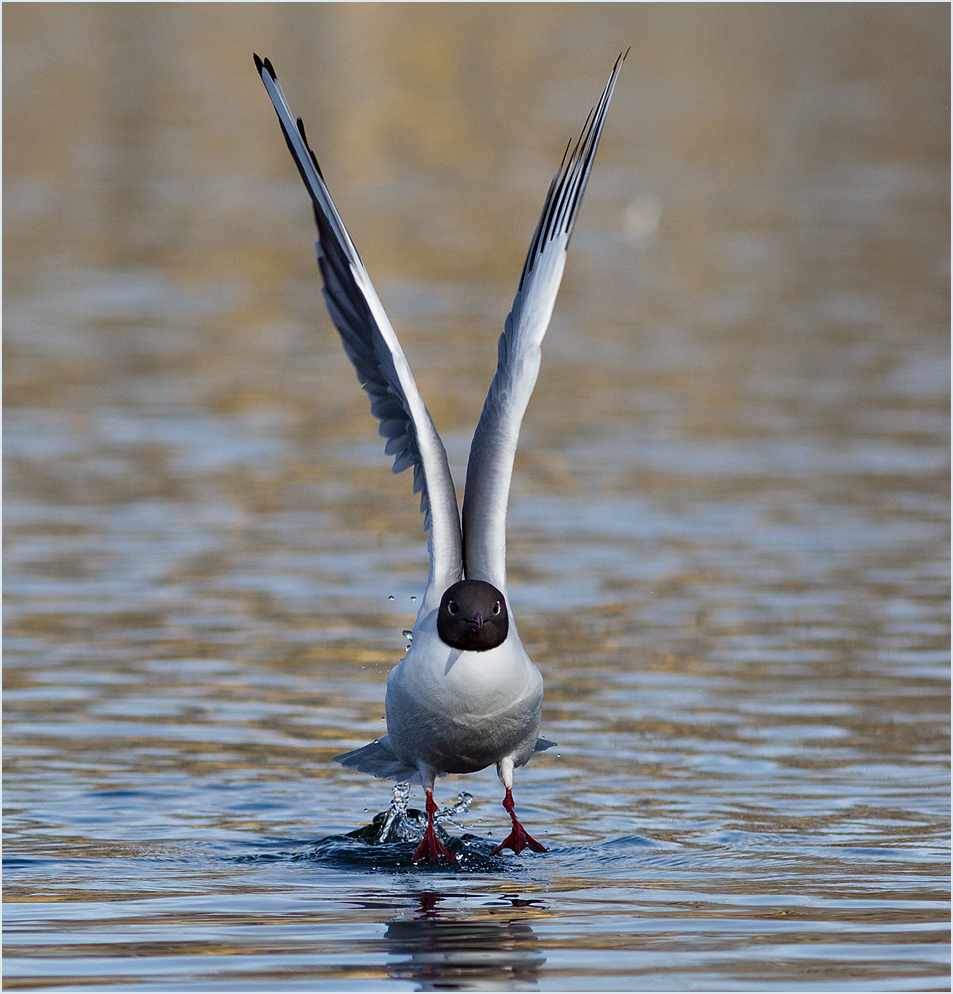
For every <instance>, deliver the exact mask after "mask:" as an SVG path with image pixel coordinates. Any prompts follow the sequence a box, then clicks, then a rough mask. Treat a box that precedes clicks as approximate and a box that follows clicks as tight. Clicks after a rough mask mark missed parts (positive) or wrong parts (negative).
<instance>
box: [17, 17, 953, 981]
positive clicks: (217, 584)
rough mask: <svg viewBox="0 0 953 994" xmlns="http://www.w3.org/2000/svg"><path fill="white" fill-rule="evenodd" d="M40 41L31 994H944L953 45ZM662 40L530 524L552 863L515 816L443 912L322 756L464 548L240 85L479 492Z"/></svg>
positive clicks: (26, 922)
mask: <svg viewBox="0 0 953 994" xmlns="http://www.w3.org/2000/svg"><path fill="white" fill-rule="evenodd" d="M4 13H5V15H6V16H5V20H4V55H5V59H4V138H5V142H4V167H5V169H4V263H5V265H4V277H5V281H4V329H5V349H6V353H5V366H4V372H5V374H6V383H5V387H6V389H5V419H4V445H5V466H6V476H5V497H6V501H5V508H4V510H5V581H6V584H5V585H6V597H5V607H6V640H5V649H6V652H5V688H4V689H5V693H4V718H5V722H4V760H5V764H6V770H5V779H4V787H5V791H4V799H5V806H6V811H5V859H4V870H5V872H4V895H5V901H6V906H5V911H4V927H5V950H4V984H5V986H6V987H8V988H10V989H15V988H24V989H32V988H37V989H39V988H43V989H86V990H89V989H101V988H111V987H115V988H120V989H137V990H192V991H194V990H226V989H227V990H299V989H300V990H385V989H386V990H389V989H408V990H409V989H424V990H427V989H447V988H457V989H476V988H484V989H520V990H522V989H529V990H532V989H542V990H556V989H573V990H595V989H614V990H620V989H626V990H629V989H708V990H713V989H718V990H728V989H798V990H887V989H890V990H895V989H924V988H946V987H948V982H949V900H948V899H949V845H948V842H949V811H950V808H949V686H950V684H949V619H948V590H949V586H948V580H949V564H948V549H949V529H948V512H949V492H948V482H949V470H948V451H949V450H948V400H949V391H948V384H949V347H948V338H949V110H948V106H949V105H948V100H949V83H950V80H949V50H948V38H949V9H948V8H947V7H945V6H944V5H879V6H866V5H858V6H834V7H827V6H823V7H822V6H817V7H812V6H798V7H793V6H785V5H781V6H780V7H779V8H775V7H768V6H764V7H752V6H749V5H738V6H731V7H724V6H713V7H706V8H698V7H694V8H691V7H688V8H684V7H679V6H676V5H665V6H659V7H641V6H636V5H622V4H619V5H612V6H601V5H600V6H592V5H587V6H584V7H583V6H575V5H557V6H552V7H543V6H539V5H526V6H523V5H505V6H504V5H494V6H493V7H487V6H482V5H466V6H464V5H459V6H457V5H420V6H404V5H394V6H389V7H386V8H381V7H376V6H372V5H371V6H369V5H335V6H330V5H319V6H315V7H312V6H310V5H308V6H305V5H295V6H283V5H282V6H276V7H270V8H265V7H257V6H248V7H245V6H242V7H222V6H219V5H207V6H206V5H195V6H188V5H186V6H178V5H169V6H166V5H156V6H139V5H129V6H126V5H96V6H83V5H76V6H61V5H46V6H38V5H13V6H9V5H8V7H7V9H6V10H5V11H4ZM628 44H631V45H632V46H633V48H632V54H631V55H630V57H629V61H628V62H627V64H626V67H625V70H624V73H623V76H622V79H621V81H620V84H619V88H618V90H617V94H616V98H615V101H614V104H613V107H612V111H611V113H610V118H609V123H608V126H607V129H606V133H605V139H604V142H603V146H602V148H601V149H600V153H599V159H598V161H597V164H596V171H595V173H594V176H593V180H592V183H591V186H590V189H589V192H588V195H587V200H586V203H585V205H584V207H583V211H582V215H581V219H580V224H579V228H578V230H577V233H576V236H575V237H574V240H573V246H572V250H571V253H570V262H569V266H568V268H567V274H566V279H565V281H564V286H563V289H562V292H561V295H560V299H559V303H558V305H557V310H556V315H555V318H554V322H553V326H552V328H551V331H550V333H549V335H548V337H547V340H546V343H545V350H544V361H543V370H542V374H541V377H540V382H539V386H538V387H537V391H536V394H535V396H534V398H533V401H532V403H531V405H530V409H529V412H528V415H527V419H526V423H525V427H524V431H523V436H522V442H521V450H520V453H519V457H518V460H517V467H516V474H515V478H514V492H513V496H512V500H511V517H510V533H509V563H510V586H511V596H512V601H513V609H514V612H515V614H516V615H517V617H518V619H519V625H520V633H521V636H522V638H523V641H524V643H525V644H526V645H527V647H528V649H529V650H530V653H531V655H532V656H533V658H534V660H535V661H536V662H537V663H538V665H539V667H540V669H541V670H542V672H543V675H544V677H545V679H546V687H547V690H546V701H545V705H544V716H543V721H544V723H543V733H544V734H545V735H547V736H549V737H552V738H554V739H556V740H557V741H558V742H559V748H558V749H554V750H551V751H549V752H547V753H545V754H542V755H540V756H538V757H536V758H535V759H534V760H533V763H532V764H531V765H530V766H529V767H528V768H527V769H526V770H523V771H520V772H519V774H518V777H517V787H516V798H517V803H518V806H519V812H520V816H521V819H522V820H523V821H524V822H525V824H526V825H527V827H528V828H529V830H530V831H531V832H533V834H534V835H536V837H537V838H540V840H541V841H543V842H544V843H545V844H546V845H548V846H549V847H550V851H549V852H548V853H546V854H541V855H532V854H524V855H522V856H520V857H514V856H512V854H506V855H503V856H501V857H493V856H491V855H490V851H491V849H492V844H491V841H490V840H496V841H499V839H500V838H501V837H502V834H503V833H504V832H505V831H506V830H507V827H508V826H507V822H508V819H507V817H506V814H505V812H504V811H503V809H502V808H501V807H500V805H499V802H500V800H501V791H500V787H499V785H498V784H497V783H496V781H495V779H494V776H493V774H492V771H485V772H484V773H481V774H476V775H474V776H471V777H467V778H459V777H457V778H450V779H448V780H445V781H442V782H441V784H440V786H439V799H440V801H441V803H444V804H449V803H451V802H452V801H453V800H454V799H455V797H456V795H457V792H459V791H461V790H464V789H466V790H467V791H469V792H470V793H472V794H473V798H474V799H473V802H472V804H471V806H470V811H469V813H468V814H467V815H464V816H462V817H461V818H459V819H458V825H459V827H458V828H452V827H451V829H450V830H451V834H453V835H454V836H455V837H456V838H458V839H461V840H462V841H460V842H455V843H454V846H455V847H457V848H458V850H459V851H460V853H461V854H462V856H463V858H462V866H461V868H460V869H459V871H454V870H450V869H446V868H438V869H433V868H420V867H418V868H414V867H412V866H411V865H410V853H411V852H412V849H413V843H394V844H390V845H369V844H368V843H367V842H365V841H363V840H361V839H360V838H354V837H349V835H348V833H352V832H354V831H355V830H357V829H359V828H360V827H361V826H363V825H366V824H368V823H369V822H370V821H371V819H372V817H373V816H374V814H375V813H377V812H380V811H383V810H386V808H387V805H388V801H389V799H390V786H389V785H388V784H385V783H382V782H380V781H373V780H370V779H367V778H364V777H361V776H360V775H358V774H355V773H353V772H352V771H348V770H344V769H342V768H341V767H339V766H335V765H333V764H331V762H330V758H331V757H332V756H333V755H335V754H337V753H338V752H341V751H343V750H345V749H347V748H351V747H353V746H356V745H358V744H361V743H363V742H365V741H367V740H368V739H369V738H371V737H373V736H375V735H376V734H378V733H379V732H380V730H381V728H382V724H381V717H382V714H383V703H382V702H383V684H384V678H385V675H386V672H387V671H388V669H389V668H390V667H391V666H392V665H393V664H394V663H395V662H396V661H397V660H398V659H399V658H400V656H401V654H402V651H403V648H404V645H405V641H404V639H403V637H402V635H401V632H402V630H403V629H406V628H408V627H410V624H411V623H412V621H413V617H414V614H415V613H416V605H415V603H414V598H415V597H417V596H419V595H420V593H421V592H422V588H423V584H424V581H425V579H426V545H425V541H424V538H423V536H422V534H421V531H420V526H421V522H420V518H419V516H418V514H417V512H416V501H415V500H414V499H412V498H411V496H410V493H409V490H410V485H409V481H408V480H407V478H406V476H403V477H397V478H393V477H391V476H390V475H389V474H388V472H387V468H386V467H387V462H388V461H387V459H386V458H385V457H384V455H383V453H382V452H381V451H380V449H381V446H380V441H379V439H377V436H376V434H375V429H374V425H373V422H372V420H371V418H370V416H369V415H368V414H367V411H366V400H365V398H364V397H363V395H362V394H361V391H360V390H358V388H357V386H356V384H355V382H354V377H353V373H352V372H351V370H350V369H349V367H348V365H347V362H346V360H345V359H344V357H343V354H341V350H340V346H339V344H338V342H337V340H336V336H335V334H334V332H333V329H332V328H331V327H330V324H329V323H328V321H327V320H326V318H325V316H324V313H323V309H322V306H321V301H320V296H319V289H318V284H317V280H316V276H315V273H314V264H313V258H312V256H311V249H310V244H311V242H312V241H313V234H312V230H311V223H310V219H309V217H308V211H307V207H306V204H305V202H304V198H303V194H302V191H301V190H300V189H299V181H298V178H297V176H296V175H295V174H294V171H293V168H292V166H291V163H290V161H289V160H288V158H287V153H286V151H285V149H284V148H283V147H282V143H281V141H280V136H279V134H278V132H277V127H276V125H275V121H274V116H273V113H272V111H271V109H270V107H269V106H268V103H267V99H266V98H265V95H264V93H263V92H261V86H260V83H259V81H258V80H257V78H256V76H255V73H254V70H253V67H252V64H251V54H250V53H251V51H252V50H257V51H259V52H260V53H261V54H263V55H266V54H267V55H270V56H271V57H272V59H273V60H274V61H275V64H276V66H277V67H278V70H279V72H280V73H281V76H282V81H283V83H284V85H285V88H286V91H287V92H288V95H289V98H290V99H291V100H292V103H293V105H294V106H295V107H296V108H297V109H299V110H300V111H301V112H302V113H303V114H304V115H305V117H306V120H307V122H308V123H309V134H310V135H311V137H312V139H313V142H314V144H315V146H316V148H317V150H318V153H319V155H321V157H322V165H323V166H324V171H325V174H326V175H327V177H328V180H329V182H330V184H331V187H332V189H333V191H334V193H335V196H336V198H337V199H338V202H339V205H340V207H341V210H342V213H343V214H344V216H345V218H346V219H347V221H348V224H349V226H350V228H351V230H352V233H353V235H354V237H355V240H356V241H357V243H358V245H359V246H360V248H361V252H362V254H363V257H364V259H365V262H366V263H367V265H368V268H369V269H370V271H371V274H372V276H373V277H374V279H375V281H376V283H377V285H378V289H379V291H380V294H381V297H382V299H383V301H384V303H385V306H386V307H387V308H388V311H389V313H390V314H391V317H392V319H393V320H394V323H395V325H396V326H397V329H398V332H399V334H400V335H401V338H402V340H403V342H404V344H405V347H406V350H407V352H408V355H409V358H410V361H411V363H412V365H413V367H414V370H415V373H416V375H417V379H418V382H419V384H420V386H421V389H422V392H423V394H424V396H425V398H426V399H427V402H428V404H429V406H430V409H431V411H432V413H433V415H434V418H435V421H436V423H437V425H438V427H439V428H440V430H441V432H442V433H443V435H444V437H445V439H446V440H447V447H448V450H449V452H450V456H451V462H452V463H453V465H454V467H455V468H457V475H458V479H462V467H463V465H464V463H465V460H466V452H467V446H468V443H469V435H470V432H471V431H472V427H473V424H474V423H475V421H476V418H477V416H478V414H479V410H480V407H481V405H482V400H483V395H484V393H485V390H486V386H487V384H488V382H489V379H490V377H491V375H492V370H493V364H494V362H495V340H496V336H497V334H498V332H499V329H500V326H501V322H502V318H503V316H504V315H505V313H506V310H507V309H508V306H509V302H510V300H511V298H512V293H513V290H514V286H515V280H516V276H517V274H518V272H519V267H520V265H521V264H522V256H523V253H524V251H525V248H526V245H527V244H528V240H529V236H530V234H531V231H532V228H533V225H534V224H535V219H536V214H537V212H538V209H539V205H540V203H541V201H542V196H543V193H544V192H545V189H546V185H547V183H548V180H549V177H550V175H551V172H552V170H553V169H554V168H555V164H556V162H557V161H558V156H559V154H560V153H561V151H562V146H563V143H564V142H565V140H566V139H568V137H569V135H570V134H571V133H572V132H573V130H575V129H577V128H578V126H579V125H580V124H581V121H582V118H583V117H584V116H585V110H586V109H588V106H589V105H590V103H591V102H592V101H593V100H594V99H595V98H596V96H597V95H598V92H599V89H600V87H601V85H602V83H603V81H604V77H605V76H606V74H607V72H608V69H609V67H610V66H611V63H612V60H613V58H614V57H615V55H616V53H617V52H618V51H619V49H620V48H622V47H624V46H626V45H628ZM411 803H412V804H420V798H419V797H414V798H412V802H411ZM463 854H465V855H463Z"/></svg>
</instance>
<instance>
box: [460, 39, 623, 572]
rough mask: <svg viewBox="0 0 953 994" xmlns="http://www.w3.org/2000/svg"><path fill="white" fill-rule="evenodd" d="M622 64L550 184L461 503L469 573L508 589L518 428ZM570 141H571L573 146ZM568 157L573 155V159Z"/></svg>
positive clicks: (501, 346) (475, 440)
mask: <svg viewBox="0 0 953 994" xmlns="http://www.w3.org/2000/svg"><path fill="white" fill-rule="evenodd" d="M626 55H628V52H625V53H623V54H622V55H620V56H619V58H618V59H616V63H615V66H614V67H613V69H612V74H611V75H610V76H609V81H608V82H607V83H606V87H605V90H603V93H602V98H601V99H600V100H599V103H598V104H597V106H596V108H595V110H593V111H590V114H589V117H588V118H587V119H586V124H585V126H584V127H583V131H582V134H581V135H580V137H579V140H578V141H577V142H576V146H575V148H574V149H573V150H572V154H571V155H569V147H567V148H566V154H564V155H563V161H562V163H561V164H560V166H559V169H558V170H557V172H556V175H555V176H554V177H553V182H552V183H551V185H550V187H549V194H548V195H547V197H546V203H545V204H544V205H543V213H542V214H541V215H540V218H539V223H538V224H537V225H536V232H535V234H534V235H533V240H532V242H531V243H530V247H529V254H528V255H527V256H526V263H525V265H524V266H523V274H522V276H521V277H520V282H519V288H518V289H517V291H516V298H515V299H514V301H513V309H512V310H511V311H510V313H509V316H508V317H507V319H506V325H505V330H504V331H503V334H502V335H501V336H500V342H499V346H498V356H499V358H498V362H497V367H496V376H495V377H494V378H493V382H492V384H490V392H489V393H488V394H487V398H486V403H485V404H484V405H483V414H482V415H481V416H480V422H479V424H478V425H477V429H476V432H475V433H474V436H473V443H472V444H471V446H470V461H469V463H468V464H467V485H466V491H465V494H464V499H463V542H464V573H465V575H466V576H467V577H468V578H471V579H476V580H486V581H487V582H489V583H492V584H494V586H496V587H498V588H499V589H500V590H503V591H504V592H505V591H506V505H507V501H508V499H509V492H510V478H511V476H512V474H513V457H514V456H515V454H516V443H517V441H518V440H519V432H520V424H521V422H522V420H523V414H524V412H525V411H526V405H527V404H528V403H529V398H530V395H531V394H532V392H533V387H534V386H535V385H536V376H537V374H538V373H539V361H540V355H541V351H540V345H541V343H542V341H543V336H544V335H545V334H546V329H547V328H548V327H549V319H550V317H551V316H552V313H553V306H554V304H555V303H556V294H557V292H558V290H559V283H560V280H561V279H562V275H563V268H564V266H565V265H566V250H567V249H568V247H569V238H570V236H571V235H572V228H573V224H574V222H575V220H576V215H577V214H578V213H579V205H580V203H581V202H582V195H583V193H584V192H585V189H586V183H587V182H588V180H589V173H590V172H591V171H592V163H593V159H594V158H595V154H596V148H597V147H598V145H599V137H600V136H601V134H602V127H603V125H604V124H605V119H606V111H607V110H608V109H609V101H610V100H611V98H612V91H613V90H614V89H615V83H616V79H617V78H618V75H619V70H620V69H621V68H622V63H623V62H624V61H625V57H626ZM570 144H571V143H570ZM566 155H569V158H568V161H567V159H566Z"/></svg>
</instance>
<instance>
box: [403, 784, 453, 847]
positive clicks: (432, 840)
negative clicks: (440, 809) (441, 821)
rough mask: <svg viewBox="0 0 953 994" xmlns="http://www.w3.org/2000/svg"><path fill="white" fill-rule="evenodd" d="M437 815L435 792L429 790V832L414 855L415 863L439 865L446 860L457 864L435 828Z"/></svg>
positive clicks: (425, 833)
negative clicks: (434, 817) (434, 820)
mask: <svg viewBox="0 0 953 994" xmlns="http://www.w3.org/2000/svg"><path fill="white" fill-rule="evenodd" d="M436 813H437V804H436V802H435V801H434V799H433V791H432V790H429V789H428V790H427V831H426V832H424V837H423V839H421V842H420V845H419V846H418V847H417V851H416V852H415V853H414V859H413V861H414V862H415V863H422V862H426V863H439V862H440V860H442V859H445V860H447V861H449V862H450V863H454V864H455V863H456V862H457V858H456V856H454V855H453V853H452V852H450V851H449V850H448V849H447V847H446V846H445V845H444V844H443V843H442V842H441V841H440V839H439V837H438V836H437V833H436V832H435V831H434V827H433V816H434V815H435V814H436Z"/></svg>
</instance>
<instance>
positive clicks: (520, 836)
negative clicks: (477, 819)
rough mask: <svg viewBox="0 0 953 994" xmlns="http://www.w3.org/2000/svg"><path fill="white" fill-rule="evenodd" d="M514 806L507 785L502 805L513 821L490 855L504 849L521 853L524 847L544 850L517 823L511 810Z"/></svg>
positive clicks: (544, 849)
mask: <svg viewBox="0 0 953 994" xmlns="http://www.w3.org/2000/svg"><path fill="white" fill-rule="evenodd" d="M514 806H515V805H514V804H513V791H512V790H511V789H510V788H509V787H507V788H506V797H504V798H503V807H504V808H506V810H507V811H508V812H509V815H510V820H511V821H512V822H513V829H512V831H511V832H510V834H509V835H508V836H507V837H506V838H505V839H504V840H503V841H502V842H501V843H500V844H499V845H498V846H497V847H496V848H495V849H494V850H493V852H492V853H490V855H491V856H495V855H496V854H497V853H499V852H502V851H503V850H504V849H512V850H513V852H515V853H521V852H522V851H523V850H524V849H532V850H533V852H546V851H547V849H546V847H545V846H543V845H540V844H539V843H538V842H537V841H536V840H535V839H534V838H533V837H532V835H530V834H529V832H527V831H526V829H525V828H523V826H522V825H521V824H520V823H519V819H518V818H517V817H516V814H515V813H514V811H513V808H514Z"/></svg>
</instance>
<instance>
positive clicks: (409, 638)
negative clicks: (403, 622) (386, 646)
mask: <svg viewBox="0 0 953 994" xmlns="http://www.w3.org/2000/svg"><path fill="white" fill-rule="evenodd" d="M400 634H401V635H403V636H404V638H405V639H407V641H408V642H413V640H414V633H413V632H412V631H411V630H410V629H409V628H405V629H404V630H403V631H402V632H401V633H400Z"/></svg>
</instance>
